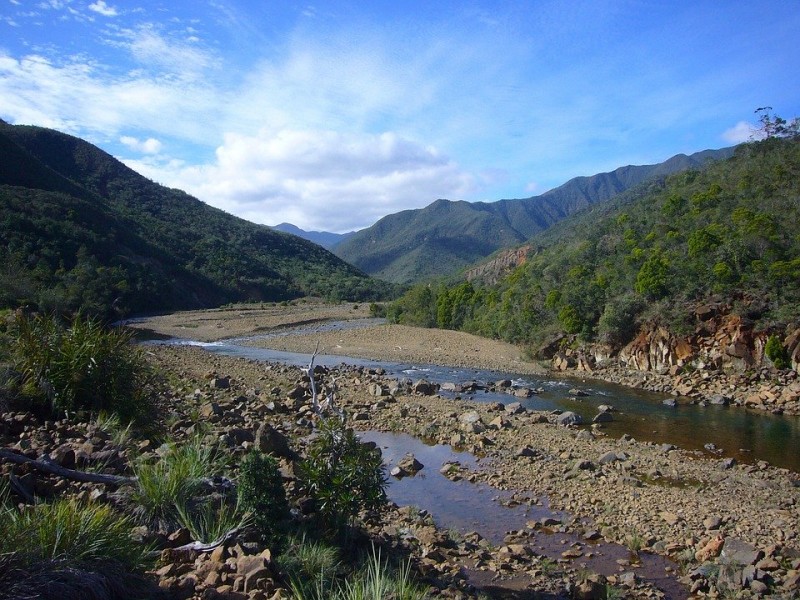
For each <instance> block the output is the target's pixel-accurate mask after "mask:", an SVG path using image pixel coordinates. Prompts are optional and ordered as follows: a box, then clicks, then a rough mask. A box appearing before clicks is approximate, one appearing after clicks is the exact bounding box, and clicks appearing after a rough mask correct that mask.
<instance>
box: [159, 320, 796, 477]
mask: <svg viewBox="0 0 800 600" xmlns="http://www.w3.org/2000/svg"><path fill="white" fill-rule="evenodd" d="M335 326H337V325H336V324H329V325H326V326H325V327H335ZM339 326H340V327H341V325H339ZM317 327H319V326H317ZM302 331H303V332H304V333H306V332H307V330H302ZM279 335H290V333H282V334H279ZM274 336H275V334H270V335H269V336H255V337H247V338H238V339H230V340H225V341H220V342H211V343H204V342H195V341H191V340H184V339H177V338H173V339H169V340H160V341H151V342H148V343H155V344H168V345H193V346H199V347H202V348H205V349H206V350H208V351H209V352H214V353H219V354H225V355H229V356H238V357H242V358H248V359H252V360H260V361H270V362H281V363H286V364H292V365H297V366H307V365H308V362H309V360H310V359H311V355H309V354H300V353H292V352H280V351H276V350H270V349H266V348H257V347H253V346H248V345H246V344H248V343H252V342H253V341H254V340H255V339H257V338H258V337H274ZM315 362H316V364H321V365H325V366H329V367H333V366H337V365H339V364H342V363H346V364H351V365H356V366H365V367H370V368H375V369H378V368H381V369H384V371H385V372H386V374H387V375H388V376H390V377H395V378H398V379H402V378H410V379H412V380H416V379H423V378H424V379H427V380H428V381H431V382H433V383H440V384H441V383H445V382H453V383H462V384H463V383H467V382H475V383H477V384H478V387H479V388H486V387H488V386H490V385H491V384H492V383H493V382H496V381H499V380H502V379H512V380H513V383H514V385H515V386H519V387H527V388H531V389H535V390H539V393H537V394H535V395H534V396H531V397H530V398H524V399H520V398H515V397H513V396H510V395H508V394H506V393H504V392H501V391H495V392H492V391H486V390H484V389H479V390H478V391H477V392H475V393H472V394H460V395H461V397H462V398H463V399H469V400H474V401H475V402H503V403H506V404H507V403H509V402H515V401H519V402H521V404H522V405H523V406H525V407H526V408H529V409H532V410H546V411H552V410H562V411H563V410H571V411H574V412H576V413H578V414H580V415H581V416H582V417H583V419H584V422H586V423H590V422H591V420H592V418H593V417H594V416H595V415H596V414H597V412H598V411H597V407H598V406H599V405H601V404H610V405H612V406H613V407H614V409H615V412H614V413H613V418H614V420H613V421H612V422H611V423H605V424H603V431H604V432H605V433H606V434H608V435H609V436H614V437H620V436H621V435H623V434H628V435H631V436H633V437H634V438H636V439H637V440H639V441H652V442H654V443H658V444H674V445H676V446H678V447H680V448H685V449H687V450H696V451H699V452H703V453H704V454H706V455H708V456H719V457H720V458H722V457H732V458H735V459H736V460H738V461H740V462H755V461H760V460H763V461H767V462H768V463H770V464H772V465H774V466H777V467H783V468H786V469H790V470H792V471H797V472H800V452H798V449H800V417H793V416H786V415H773V414H768V413H763V412H761V411H752V410H748V409H744V408H741V407H726V406H705V407H703V406H699V405H696V404H689V403H680V404H679V405H678V406H677V407H670V406H666V405H665V404H663V401H664V400H665V399H667V398H670V396H666V395H663V394H656V393H652V392H646V391H643V390H637V389H633V388H627V387H624V386H619V385H614V384H610V383H605V382H602V381H598V380H581V379H576V378H567V377H558V378H556V377H550V376H544V377H537V376H531V375H514V374H508V373H499V372H495V371H486V370H479V369H463V368H454V367H443V366H438V365H412V364H408V363H405V364H401V363H391V362H381V361H370V360H364V359H360V358H351V357H343V356H336V355H318V356H317V357H316V359H315ZM574 388H577V389H579V390H580V391H581V392H583V393H585V394H587V395H586V396H581V397H576V396H574V395H570V394H569V391H570V390H572V389H574ZM442 395H445V396H448V395H449V396H451V397H452V396H454V395H456V394H454V393H447V392H442Z"/></svg>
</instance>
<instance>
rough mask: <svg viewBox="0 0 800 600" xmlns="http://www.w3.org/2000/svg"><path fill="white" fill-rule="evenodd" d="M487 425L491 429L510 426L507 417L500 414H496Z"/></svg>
mask: <svg viewBox="0 0 800 600" xmlns="http://www.w3.org/2000/svg"><path fill="white" fill-rule="evenodd" d="M489 427H490V428H491V429H507V428H509V427H511V423H509V422H508V419H505V418H503V417H502V416H497V417H495V418H494V419H492V420H491V422H490V423H489Z"/></svg>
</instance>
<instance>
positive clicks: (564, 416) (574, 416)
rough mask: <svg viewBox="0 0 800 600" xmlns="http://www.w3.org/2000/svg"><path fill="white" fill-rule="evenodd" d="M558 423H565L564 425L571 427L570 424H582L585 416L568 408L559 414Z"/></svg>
mask: <svg viewBox="0 0 800 600" xmlns="http://www.w3.org/2000/svg"><path fill="white" fill-rule="evenodd" d="M556 423H558V424H559V425H563V426H564V427H569V426H570V425H580V424H581V423H583V417H581V416H580V415H579V414H578V413H575V412H572V411H571V410H568V411H565V412H563V413H561V414H560V415H558V417H557V418H556Z"/></svg>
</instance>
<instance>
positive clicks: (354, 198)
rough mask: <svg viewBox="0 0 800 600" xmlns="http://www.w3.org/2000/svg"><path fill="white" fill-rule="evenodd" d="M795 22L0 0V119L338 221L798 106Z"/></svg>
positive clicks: (701, 4)
mask: <svg viewBox="0 0 800 600" xmlns="http://www.w3.org/2000/svg"><path fill="white" fill-rule="evenodd" d="M798 31H800V0H777V1H772V0H759V1H753V0H746V1H738V0H671V1H666V2H665V1H663V0H652V1H650V0H614V1H612V0H607V1H606V0H591V1H582V0H572V1H538V0H529V1H502V0H496V1H488V0H487V1H483V0H476V1H470V0H463V1H447V0H441V1H434V2H431V1H430V0H423V1H414V0H408V1H405V0H387V1H384V0H370V1H368V2H364V1H363V0H359V1H344V0H331V1H325V2H316V3H306V2H290V1H277V0H276V1H267V0H260V1H255V0H253V1H244V0H193V1H180V0H172V1H169V2H167V1H165V2H158V1H151V0H142V1H138V0H132V1H127V0H126V1H124V2H123V1H121V0H119V1H117V0H40V1H26V0H0V118H2V119H4V120H5V121H8V122H10V123H13V124H33V125H40V126H44V127H52V128H55V129H58V130H61V131H64V132H66V133H69V134H72V135H77V136H79V137H82V138H84V139H86V140H88V141H90V142H92V143H94V144H96V145H98V146H99V147H101V148H102V149H104V150H105V151H107V152H109V153H110V154H112V155H114V156H115V157H117V158H119V159H120V160H122V161H123V162H125V163H126V164H127V165H128V166H130V167H131V168H133V169H135V170H136V171H138V172H139V173H141V174H143V175H145V176H147V177H149V178H150V179H152V180H154V181H156V182H158V183H162V184H164V185H167V186H169V187H174V188H180V189H183V190H186V191H187V192H189V193H190V194H192V195H194V196H196V197H198V198H200V199H201V200H203V201H204V202H207V203H208V204H211V205H213V206H216V207H218V208H221V209H223V210H225V211H227V212H230V213H232V214H235V215H238V216H240V217H243V218H245V219H248V220H250V221H253V222H256V223H263V224H266V225H276V224H278V223H281V222H290V223H293V224H295V225H297V226H299V227H301V228H303V229H306V230H322V231H332V232H338V233H342V232H346V231H351V230H356V229H361V228H364V227H368V226H369V225H371V224H373V223H374V222H375V221H377V220H378V219H380V218H381V217H383V216H385V215H387V214H390V213H395V212H398V211H401V210H406V209H413V208H421V207H424V206H427V205H428V204H430V203H431V202H433V201H434V200H436V199H438V198H448V199H451V200H468V201H478V200H483V201H493V200H499V199H501V198H527V197H530V196H534V195H538V194H541V193H543V192H545V191H547V190H548V189H551V188H554V187H557V186H558V185H561V184H562V183H564V182H566V181H567V180H569V179H570V178H572V177H576V176H581V175H593V174H595V173H600V172H605V171H611V170H613V169H615V168H617V167H620V166H624V165H628V164H652V163H658V162H662V161H664V160H666V159H667V158H669V157H671V156H673V155H675V154H678V153H687V154H688V153H691V152H696V151H699V150H703V149H707V148H721V147H724V146H730V145H732V144H735V143H739V142H743V141H747V140H748V139H749V138H750V136H751V135H752V128H753V127H754V125H755V124H756V123H757V115H755V114H754V111H755V109H757V108H759V107H763V106H767V105H769V106H772V107H773V109H774V114H776V115H780V116H782V117H785V118H792V117H795V116H797V115H798V114H800V78H798V76H797V75H798V65H800V44H798V43H797V41H796V39H797V35H798Z"/></svg>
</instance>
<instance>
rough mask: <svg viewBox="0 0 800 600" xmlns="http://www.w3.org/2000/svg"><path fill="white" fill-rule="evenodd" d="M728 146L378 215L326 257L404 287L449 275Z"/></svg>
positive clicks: (724, 152) (725, 152) (722, 154)
mask: <svg viewBox="0 0 800 600" xmlns="http://www.w3.org/2000/svg"><path fill="white" fill-rule="evenodd" d="M732 153H733V149H732V148H725V149H722V150H705V151H703V152H698V153H695V154H692V155H691V156H686V155H684V154H679V155H677V156H674V157H672V158H670V159H669V160H667V161H665V162H663V163H659V164H655V165H640V166H626V167H620V168H618V169H616V170H614V171H611V172H609V173H599V174H597V175H593V176H591V177H576V178H574V179H571V180H570V181H568V182H567V183H565V184H564V185H562V186H560V187H558V188H555V189H553V190H550V191H549V192H546V193H544V194H542V195H540V196H534V197H531V198H527V199H523V200H499V201H497V202H472V203H471V202H461V201H458V202H456V201H450V200H443V199H440V200H437V201H435V202H433V203H432V204H430V205H429V206H427V207H425V208H423V209H418V210H407V211H402V212H399V213H395V214H392V215H389V216H387V217H384V218H383V219H381V220H379V221H378V222H377V223H375V224H374V225H373V226H372V227H368V228H367V229H363V230H361V231H358V232H356V233H355V234H354V235H353V236H352V237H350V238H348V239H347V240H345V241H343V242H342V243H340V244H339V245H337V246H336V247H334V249H333V251H334V252H335V253H336V254H337V255H338V256H340V257H341V258H343V259H345V260H346V261H348V262H350V263H351V264H353V265H355V266H357V267H358V268H360V269H362V270H364V271H365V272H367V273H370V274H371V275H375V276H377V277H381V278H383V279H386V280H387V281H393V282H397V283H409V282H415V281H420V280H423V279H426V278H430V277H434V276H442V275H451V274H453V273H455V272H457V271H459V270H460V269H463V268H464V267H466V266H468V265H471V264H473V263H475V262H478V261H480V260H481V259H482V258H485V257H487V256H489V255H490V254H492V253H493V252H495V251H497V250H499V249H501V248H508V247H511V246H515V245H517V244H520V243H521V242H524V241H525V240H527V239H528V238H530V237H531V236H533V235H534V234H536V233H538V232H540V231H543V230H545V229H547V228H548V227H550V226H552V225H553V224H554V223H556V222H558V221H559V220H561V219H563V218H565V217H567V216H568V215H570V214H573V213H574V212H576V211H578V210H580V209H582V208H585V207H586V206H589V205H592V204H596V203H598V202H604V201H607V200H608V199H610V198H612V197H614V196H615V195H617V194H619V193H620V192H623V191H625V190H627V189H629V188H630V187H632V186H634V185H636V184H638V183H641V182H642V181H645V180H647V179H649V178H653V177H658V176H663V175H667V174H669V173H674V172H678V171H682V170H685V169H688V168H693V167H698V166H700V165H702V164H704V163H705V162H707V161H709V160H716V159H721V158H727V157H729V156H730V155H731V154H732Z"/></svg>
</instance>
